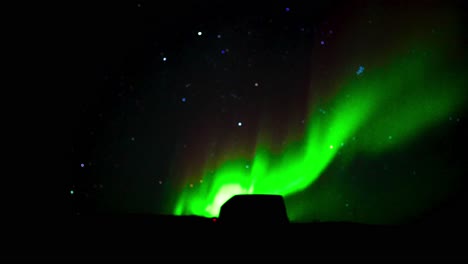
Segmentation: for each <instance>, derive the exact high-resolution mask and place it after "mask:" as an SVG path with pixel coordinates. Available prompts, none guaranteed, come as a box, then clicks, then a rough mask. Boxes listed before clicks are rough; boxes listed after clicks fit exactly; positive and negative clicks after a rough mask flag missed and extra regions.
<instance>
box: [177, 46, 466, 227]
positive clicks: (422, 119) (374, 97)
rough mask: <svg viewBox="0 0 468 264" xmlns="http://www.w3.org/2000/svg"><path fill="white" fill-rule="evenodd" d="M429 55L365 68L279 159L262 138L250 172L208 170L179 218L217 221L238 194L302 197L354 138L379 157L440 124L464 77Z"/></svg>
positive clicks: (242, 165) (226, 166)
mask: <svg viewBox="0 0 468 264" xmlns="http://www.w3.org/2000/svg"><path fill="white" fill-rule="evenodd" d="M425 54H426V53H425V52H414V53H412V54H405V55H404V56H401V57H400V58H397V59H395V60H393V61H392V62H390V63H388V64H387V65H385V67H381V68H377V69H375V68H374V69H372V68H370V67H366V72H365V73H364V74H362V75H360V76H359V77H356V75H353V76H350V77H349V78H348V79H349V80H348V81H346V82H345V85H344V86H343V87H340V92H339V93H338V94H337V96H336V97H335V98H334V99H333V100H331V101H330V102H328V103H327V114H326V115H324V114H322V113H320V111H318V110H319V109H318V108H315V107H316V106H311V111H310V113H311V114H310V116H309V118H308V122H307V128H306V131H305V134H304V135H305V136H304V138H303V139H302V140H301V141H300V142H289V144H287V147H286V148H284V149H283V150H282V151H281V153H279V154H278V153H273V151H272V148H271V146H269V144H266V143H264V142H265V139H264V138H262V137H259V138H258V142H257V146H256V151H255V155H254V157H253V160H252V163H251V164H252V165H251V167H246V164H250V163H249V160H247V159H233V160H229V161H227V162H225V163H223V164H222V165H221V166H220V167H219V168H206V170H205V175H203V177H202V178H203V179H204V181H203V184H200V185H197V186H196V187H195V188H187V189H186V190H184V191H183V193H182V194H181V196H180V197H179V199H178V200H177V203H176V206H175V209H174V212H173V213H174V214H175V215H200V216H206V217H213V216H218V213H219V209H220V207H221V205H222V204H223V203H224V202H226V201H227V200H228V199H229V198H231V197H232V196H233V195H236V194H280V195H283V196H285V197H286V196H289V195H292V194H294V193H298V192H300V191H302V190H304V189H306V188H308V187H309V186H310V185H311V184H312V183H314V181H315V180H316V179H317V178H318V177H319V176H320V175H321V173H322V172H323V171H324V170H325V169H326V168H327V166H328V165H329V164H330V163H331V162H332V161H333V159H334V157H335V156H336V155H337V153H338V152H339V151H340V149H341V148H345V147H346V145H347V142H349V141H350V140H353V138H354V137H357V140H358V141H359V143H358V144H357V148H356V149H354V152H367V153H370V154H379V153H382V152H383V151H386V150H389V149H392V148H395V147H397V146H401V145H403V144H404V143H406V142H408V141H409V140H411V139H412V138H414V137H415V136H417V135H418V134H419V133H421V132H423V131H424V130H425V129H427V128H430V127H431V126H432V125H435V124H437V123H438V122H439V121H440V120H443V119H444V118H446V117H447V116H448V115H449V114H450V113H453V112H454V111H456V110H457V109H458V107H460V106H461V105H462V104H463V98H464V95H465V93H464V91H463V87H464V83H463V79H462V78H463V77H462V76H458V77H457V76H456V75H455V74H452V73H450V72H448V71H444V70H442V69H443V60H442V59H441V56H437V54H432V55H425ZM209 170H213V171H214V173H208V171H209ZM290 218H292V220H294V214H290Z"/></svg>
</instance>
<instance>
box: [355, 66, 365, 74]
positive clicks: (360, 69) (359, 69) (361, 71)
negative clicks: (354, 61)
mask: <svg viewBox="0 0 468 264" xmlns="http://www.w3.org/2000/svg"><path fill="white" fill-rule="evenodd" d="M363 72H364V67H362V66H359V68H358V70H357V71H356V74H357V75H361V74H362V73H363Z"/></svg>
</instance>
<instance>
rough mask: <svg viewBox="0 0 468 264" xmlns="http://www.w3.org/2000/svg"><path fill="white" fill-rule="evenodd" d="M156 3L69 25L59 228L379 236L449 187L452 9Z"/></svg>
mask: <svg viewBox="0 0 468 264" xmlns="http://www.w3.org/2000/svg"><path fill="white" fill-rule="evenodd" d="M163 2H164V3H163ZM169 2H170V3H165V1H122V3H112V4H97V5H95V4H93V5H89V7H87V11H88V12H87V14H86V15H83V16H82V17H81V19H82V20H83V21H76V23H77V24H78V25H80V26H79V27H78V28H79V30H78V32H76V36H77V38H76V39H77V44H78V46H79V47H80V48H79V49H77V50H76V51H75V52H76V53H77V54H78V55H79V56H78V57H79V61H77V62H76V65H78V69H79V70H78V71H79V75H80V76H81V78H80V79H79V80H77V81H78V83H79V85H80V89H79V90H78V91H77V94H76V98H77V99H78V101H79V106H78V108H77V109H76V111H75V113H74V114H75V116H74V120H75V121H76V122H74V123H73V124H74V125H73V127H72V146H71V152H72V161H71V167H72V177H71V182H70V183H69V186H67V189H65V190H63V191H64V195H66V196H67V199H69V200H70V202H71V213H72V214H74V215H86V214H95V213H106V212H117V213H145V214H146V213H149V214H176V215H199V216H206V217H212V216H217V214H218V212H219V207H220V206H221V205H222V204H223V203H224V202H225V201H226V200H227V199H229V198H230V197H231V196H232V195H235V194H281V195H283V197H285V201H286V206H287V210H288V215H289V218H290V220H292V221H298V222H307V221H316V220H319V221H354V222H363V223H381V224H385V223H399V222H402V221H406V220H408V219H411V218H414V217H417V216H418V215H420V214H421V213H423V212H425V211H427V210H428V209H430V208H431V207H434V206H436V205H437V204H439V203H441V202H443V201H444V200H446V199H448V198H449V197H451V196H452V195H453V194H454V193H457V192H459V191H460V190H461V189H462V188H464V184H465V180H464V179H463V177H462V175H463V174H464V173H465V172H466V170H465V169H464V165H463V164H465V161H464V158H463V155H461V154H460V152H461V150H460V149H461V148H462V146H463V145H464V144H465V143H466V139H465V137H466V135H467V133H466V122H467V119H466V118H467V116H466V113H467V111H466V110H467V109H466V107H465V106H464V105H465V104H466V102H467V100H466V97H467V91H466V70H465V69H466V66H465V63H466V59H467V56H466V47H467V42H466V39H465V38H466V37H465V35H466V32H464V31H463V30H464V25H465V24H464V22H463V21H462V19H463V16H462V14H463V13H464V11H462V2H463V1H300V0H294V1H292V0H289V1H250V2H247V1H245V2H244V1H234V2H230V1H216V2H215V1H169ZM261 2H265V3H261ZM407 2H410V3H407Z"/></svg>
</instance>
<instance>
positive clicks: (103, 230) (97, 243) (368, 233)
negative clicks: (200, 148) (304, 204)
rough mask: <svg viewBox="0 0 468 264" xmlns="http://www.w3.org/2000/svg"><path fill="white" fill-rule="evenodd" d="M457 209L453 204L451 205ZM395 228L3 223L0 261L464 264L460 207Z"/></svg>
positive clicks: (162, 221)
mask: <svg viewBox="0 0 468 264" xmlns="http://www.w3.org/2000/svg"><path fill="white" fill-rule="evenodd" d="M453 201H458V202H453ZM453 201H450V203H451V204H450V205H447V204H443V205H442V206H441V207H440V208H439V209H436V210H434V211H433V212H430V213H428V214H427V215H426V216H424V217H423V218H422V219H420V220H418V221H416V222H412V223H407V224H405V225H400V226H372V225H364V224H356V223H310V224H289V225H284V226H278V225H277V226H268V225H263V226H250V227H249V226H222V225H220V224H219V223H217V222H213V219H207V218H200V217H175V216H148V215H101V216H96V215H95V216H80V217H73V218H62V219H42V220H43V221H40V220H41V219H36V220H35V224H31V221H30V219H22V220H19V221H18V219H15V221H14V222H13V221H5V222H4V225H3V227H4V232H3V234H2V236H3V241H4V247H3V250H4V253H3V254H2V255H3V256H4V257H6V258H13V259H17V260H19V259H23V260H24V259H34V260H39V259H55V260H101V259H111V260H114V259H115V260H120V259H127V260H137V259H151V260H161V259H167V260H196V259H200V260H210V259H212V260H222V259H226V260H228V259H239V260H267V259H271V260H285V261H286V260H295V259H306V260H321V259H325V260H347V259H360V260H361V259H369V260H379V259H390V260H405V259H409V260H411V259H428V260H430V259H441V260H451V259H467V253H466V237H467V234H468V232H467V229H466V226H465V223H466V220H467V219H466V216H464V215H460V216H459V217H458V218H454V217H453V213H455V212H459V210H460V206H463V205H464V202H465V201H466V200H465V199H464V198H463V197H456V199H455V198H454V200H453Z"/></svg>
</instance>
